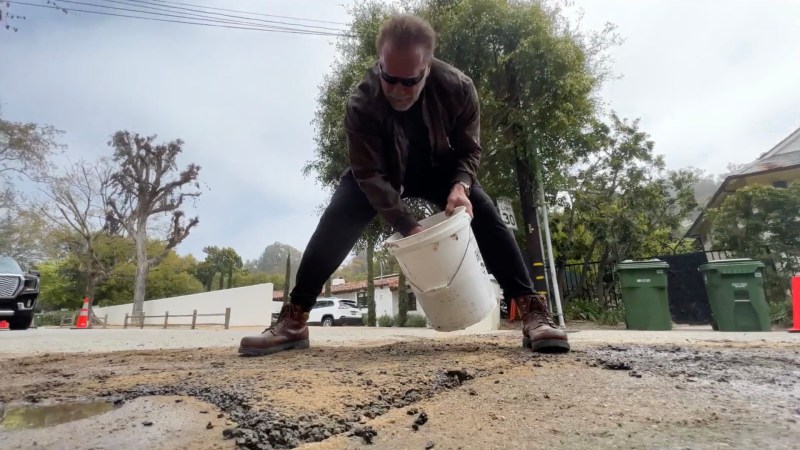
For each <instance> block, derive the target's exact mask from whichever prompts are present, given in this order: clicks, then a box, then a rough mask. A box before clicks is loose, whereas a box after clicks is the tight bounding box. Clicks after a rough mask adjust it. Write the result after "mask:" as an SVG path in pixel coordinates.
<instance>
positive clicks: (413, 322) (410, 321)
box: [405, 314, 428, 328]
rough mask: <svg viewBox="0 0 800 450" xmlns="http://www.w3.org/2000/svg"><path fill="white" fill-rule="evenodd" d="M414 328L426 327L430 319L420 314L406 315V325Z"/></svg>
mask: <svg viewBox="0 0 800 450" xmlns="http://www.w3.org/2000/svg"><path fill="white" fill-rule="evenodd" d="M405 326H407V327H412V328H425V327H427V326H428V319H426V318H425V317H422V316H420V315H419V314H409V315H408V316H406V325H405Z"/></svg>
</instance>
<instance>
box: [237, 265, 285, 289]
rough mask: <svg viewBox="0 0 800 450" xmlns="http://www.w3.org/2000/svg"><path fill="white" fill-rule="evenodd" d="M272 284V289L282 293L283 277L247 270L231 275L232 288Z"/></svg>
mask: <svg viewBox="0 0 800 450" xmlns="http://www.w3.org/2000/svg"><path fill="white" fill-rule="evenodd" d="M265 283H272V285H273V289H275V290H277V291H282V290H283V286H284V275H279V274H274V273H263V272H250V271H249V270H247V269H244V270H241V271H239V272H235V273H234V274H233V287H244V286H252V285H254V284H265Z"/></svg>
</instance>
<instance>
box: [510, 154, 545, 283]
mask: <svg viewBox="0 0 800 450" xmlns="http://www.w3.org/2000/svg"><path fill="white" fill-rule="evenodd" d="M517 184H518V185H519V197H520V206H521V209H522V221H523V226H524V227H525V228H524V229H525V249H526V251H527V253H528V255H527V256H528V264H529V266H528V271H529V272H530V274H531V280H532V281H533V288H534V290H535V291H536V292H538V293H540V294H542V295H545V296H546V295H547V281H546V280H545V268H544V261H543V260H542V246H541V241H540V239H539V234H540V233H541V230H539V227H538V224H537V223H536V200H535V199H536V197H535V196H534V194H533V193H534V189H533V187H534V186H533V180H532V179H531V173H530V170H529V169H528V165H527V164H526V162H525V161H524V160H523V159H522V158H520V157H519V155H518V156H517Z"/></svg>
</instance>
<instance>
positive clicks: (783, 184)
mask: <svg viewBox="0 0 800 450" xmlns="http://www.w3.org/2000/svg"><path fill="white" fill-rule="evenodd" d="M772 187H774V188H776V189H788V188H789V183H787V182H786V181H784V180H781V181H773V182H772Z"/></svg>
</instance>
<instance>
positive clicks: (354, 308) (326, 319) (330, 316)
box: [308, 297, 363, 327]
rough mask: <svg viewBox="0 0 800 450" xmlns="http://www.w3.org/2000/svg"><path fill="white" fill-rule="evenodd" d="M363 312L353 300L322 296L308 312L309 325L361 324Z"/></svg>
mask: <svg viewBox="0 0 800 450" xmlns="http://www.w3.org/2000/svg"><path fill="white" fill-rule="evenodd" d="M362 315H363V313H362V312H361V310H360V309H358V305H357V304H356V302H354V301H353V300H347V299H344V298H335V297H322V298H318V299H317V303H316V304H315V305H314V307H313V308H312V309H311V312H310V313H309V314H308V324H309V325H322V326H323V327H332V326H335V325H362V322H361V320H362V319H361V316H362Z"/></svg>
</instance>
